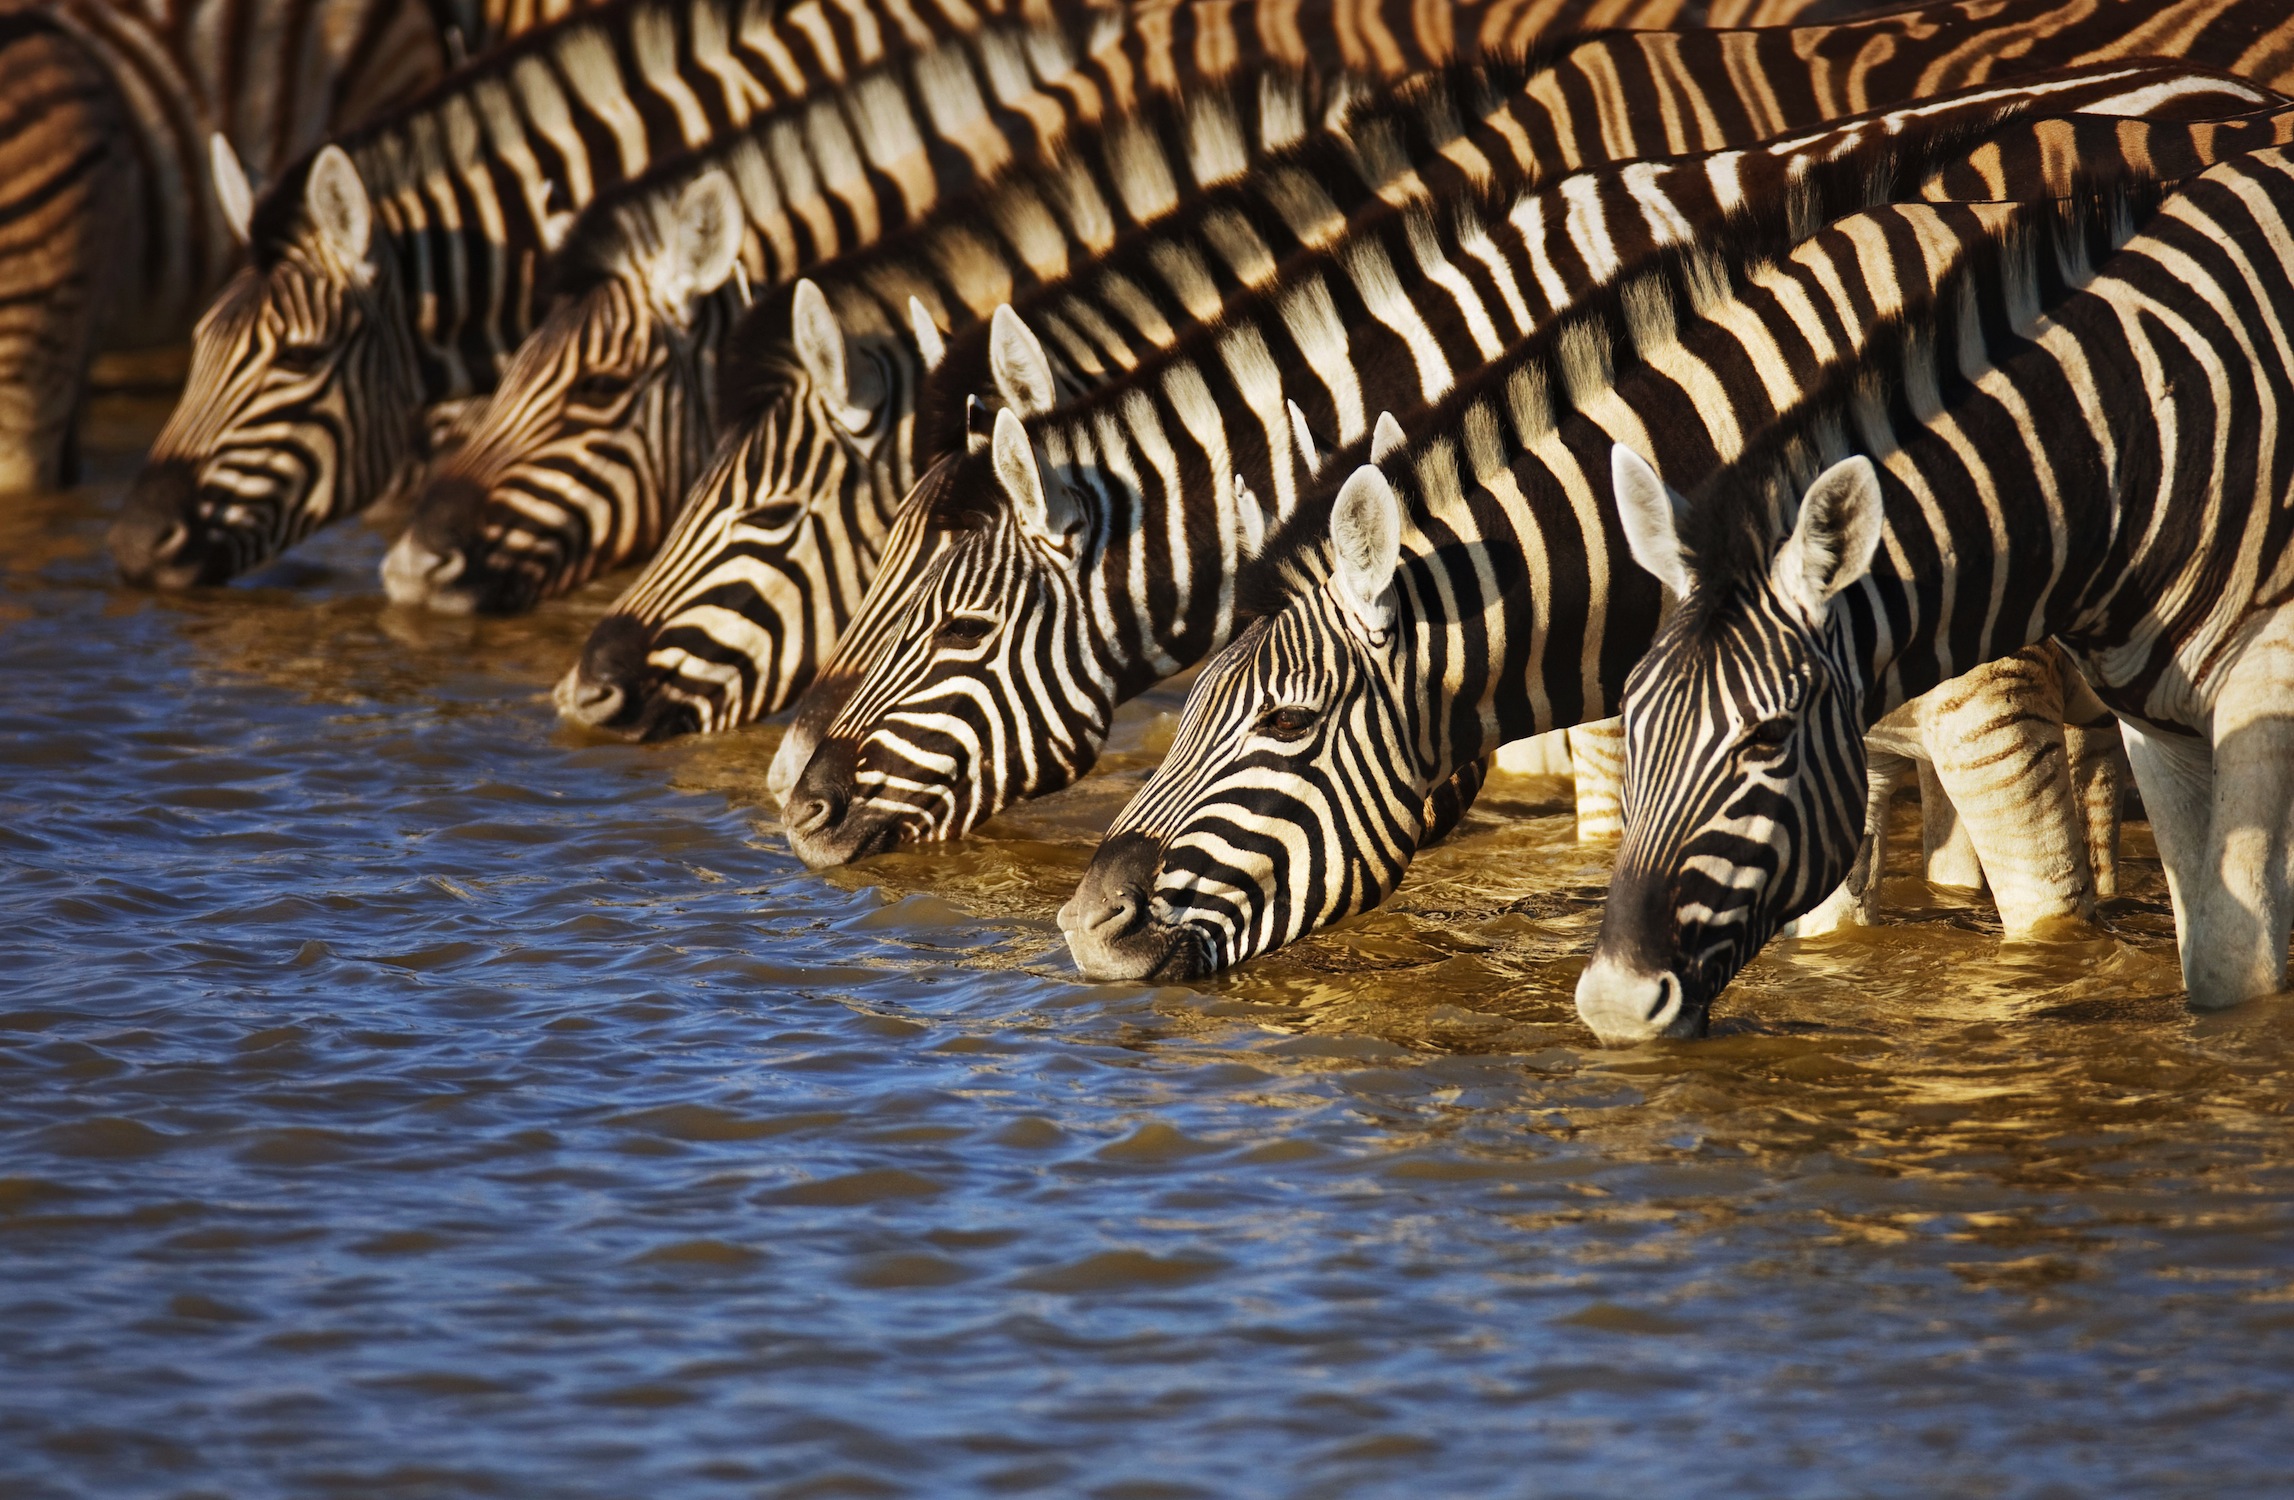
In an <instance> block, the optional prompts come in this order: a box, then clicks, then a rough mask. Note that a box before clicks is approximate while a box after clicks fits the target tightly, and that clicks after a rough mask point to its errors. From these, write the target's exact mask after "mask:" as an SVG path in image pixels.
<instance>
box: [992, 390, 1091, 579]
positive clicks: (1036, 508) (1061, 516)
mask: <svg viewBox="0 0 2294 1500" xmlns="http://www.w3.org/2000/svg"><path fill="white" fill-rule="evenodd" d="M989 458H990V461H991V462H992V463H993V464H994V465H995V470H996V483H997V484H998V485H999V486H1001V487H1002V489H1003V492H1004V496H1005V498H1006V499H1008V500H1010V501H1011V503H1012V510H1013V512H1014V514H1016V515H1017V516H1018V517H1019V522H1020V529H1021V530H1022V531H1025V532H1027V533H1028V534H1029V535H1031V536H1033V537H1036V538H1037V539H1038V540H1040V541H1046V542H1049V543H1051V544H1052V545H1053V546H1054V547H1065V546H1066V545H1067V534H1068V533H1069V532H1070V531H1073V530H1074V529H1075V524H1076V521H1077V519H1078V518H1077V517H1076V515H1075V511H1074V506H1073V505H1072V504H1071V503H1070V502H1069V501H1068V498H1067V491H1066V490H1065V489H1064V488H1062V489H1060V490H1059V491H1058V492H1057V494H1056V495H1055V494H1053V493H1052V492H1051V491H1049V490H1047V489H1046V487H1045V485H1044V482H1043V471H1042V470H1040V469H1038V468H1037V467H1036V461H1035V444H1033V443H1031V442H1029V441H1028V430H1027V428H1026V426H1025V425H1024V424H1022V423H1021V421H1020V419H1019V416H1018V414H1017V413H1015V412H1014V411H1013V410H1012V409H1011V408H1010V407H1008V406H1007V407H1005V408H1004V409H1003V410H1002V411H999V412H997V413H996V436H995V439H994V442H993V444H992V445H991V452H990V455H989Z"/></svg>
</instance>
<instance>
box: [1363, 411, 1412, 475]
mask: <svg viewBox="0 0 2294 1500" xmlns="http://www.w3.org/2000/svg"><path fill="white" fill-rule="evenodd" d="M1406 441H1408V440H1407V439H1405V438H1404V437H1403V436H1402V424H1401V423H1399V422H1397V421H1395V420H1394V414H1393V413H1392V412H1390V411H1382V412H1380V413H1378V421H1377V424H1376V425H1375V426H1373V427H1372V428H1371V429H1370V461H1371V462H1372V463H1374V464H1382V463H1384V462H1385V461H1386V460H1387V458H1388V457H1389V456H1391V455H1392V454H1393V452H1394V450H1396V449H1397V448H1400V447H1401V446H1402V445H1403V443H1404V442H1406Z"/></svg>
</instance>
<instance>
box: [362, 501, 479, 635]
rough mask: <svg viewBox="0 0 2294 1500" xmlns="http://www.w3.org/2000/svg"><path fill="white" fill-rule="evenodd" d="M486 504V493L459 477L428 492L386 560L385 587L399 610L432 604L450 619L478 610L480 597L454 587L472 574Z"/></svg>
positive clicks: (416, 504)
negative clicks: (404, 606) (450, 615)
mask: <svg viewBox="0 0 2294 1500" xmlns="http://www.w3.org/2000/svg"><path fill="white" fill-rule="evenodd" d="M485 503H486V491H485V489H484V487H483V486H481V485H479V484H478V483H477V482H476V481H475V480H471V479H465V478H463V477H462V476H460V475H458V474H446V475H441V476H439V477H437V478H434V479H432V480H431V481H430V482H429V483H428V484H426V485H424V486H423V488H422V493H421V495H420V496H418V497H417V498H416V500H415V502H414V519H413V520H412V521H411V522H409V523H408V525H407V528H406V530H405V532H404V533H403V534H401V535H400V537H399V538H398V540H397V541H396V542H395V543H393V544H392V545H391V549H390V551H389V553H388V554H387V555H386V556H385V557H384V558H383V560H382V587H383V591H384V592H385V593H387V594H388V595H389V596H390V600H391V602H392V603H393V604H426V605H428V606H429V607H430V608H432V609H435V610H441V611H444V612H446V613H449V614H468V613H470V612H471V611H472V610H474V609H475V608H476V606H477V599H476V597H475V596H474V595H473V594H472V593H471V592H470V591H469V590H468V589H457V588H455V587H454V584H455V583H456V581H457V580H459V579H461V578H462V577H463V575H464V574H466V573H468V572H469V571H470V557H471V554H472V550H473V545H474V543H475V542H476V540H477V530H478V512H479V510H480V508H481V507H483V506H484V505H485Z"/></svg>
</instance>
